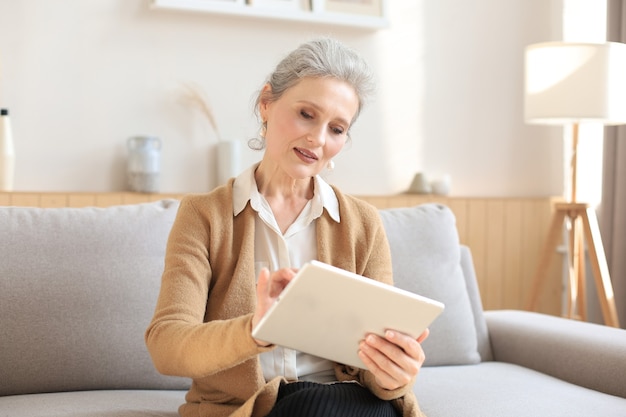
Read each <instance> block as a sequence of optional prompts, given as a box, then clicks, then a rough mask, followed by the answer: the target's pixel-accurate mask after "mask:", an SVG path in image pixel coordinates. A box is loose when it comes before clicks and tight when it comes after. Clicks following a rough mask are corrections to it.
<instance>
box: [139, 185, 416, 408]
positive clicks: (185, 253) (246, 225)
mask: <svg viewBox="0 0 626 417" xmlns="http://www.w3.org/2000/svg"><path fill="white" fill-rule="evenodd" d="M232 184H233V183H232V180H231V181H230V182H229V183H228V184H227V185H224V186H221V187H219V188H217V189H215V190H214V191H212V192H211V193H209V194H202V195H191V196H186V197H185V198H183V200H182V201H181V205H180V208H179V210H178V214H177V217H176V220H175V221H174V224H173V226H172V230H171V232H170V236H169V239H168V243H167V252H166V256H165V269H164V272H163V276H162V282H161V290H160V294H159V298H158V301H157V305H156V309H155V313H154V317H153V319H152V322H151V323H150V325H149V327H148V329H147V330H146V334H145V340H146V345H147V347H148V350H149V352H150V354H151V356H152V360H153V362H154V364H155V366H156V368H157V369H158V370H159V372H161V373H163V374H166V375H176V376H183V377H189V378H192V379H193V382H192V385H191V388H190V390H189V392H188V393H187V396H186V401H187V402H186V404H183V405H182V406H181V407H180V409H179V412H180V414H181V416H183V417H192V416H193V417H226V416H231V417H250V416H251V417H263V416H265V415H266V414H267V413H268V412H269V411H270V410H271V408H272V407H273V405H274V403H275V401H276V396H277V393H278V388H279V386H280V383H281V380H282V379H281V378H275V379H273V380H272V381H270V382H268V383H266V382H265V380H264V378H263V373H262V370H261V365H260V362H259V353H261V352H264V351H266V350H270V349H272V348H273V347H272V346H270V347H267V348H261V347H259V346H257V344H256V343H255V342H254V340H253V339H252V337H251V334H250V333H251V323H252V315H253V312H254V307H255V302H256V301H255V300H256V296H255V294H256V293H255V269H254V225H255V213H254V211H253V210H252V208H251V207H250V205H249V204H248V205H247V206H246V208H245V209H244V210H243V211H242V212H241V213H240V214H239V215H237V216H236V217H234V216H233V204H232V202H233V195H232V190H233V188H232ZM335 193H336V195H337V198H338V200H339V210H340V216H341V222H340V223H336V222H335V221H334V220H332V219H331V218H330V216H329V215H328V213H326V212H324V213H323V214H322V216H321V217H320V218H319V219H317V223H316V233H317V242H318V247H317V250H318V257H319V260H320V261H322V262H326V263H330V264H332V265H335V266H338V267H340V268H344V269H346V270H349V271H353V272H356V273H358V274H361V275H364V276H368V277H372V278H375V279H378V280H381V281H384V282H391V281H392V270H391V255H390V251H389V245H388V242H387V239H386V236H385V233H384V229H383V226H382V222H381V220H380V217H379V216H378V212H377V210H376V209H375V208H374V207H373V206H371V205H369V204H367V203H365V202H363V201H361V200H358V199H355V198H353V197H350V196H347V195H344V194H342V193H341V192H339V191H338V190H336V189H335ZM335 372H336V375H337V378H338V380H340V381H348V380H352V381H358V382H360V383H361V384H363V385H365V386H367V387H368V388H369V389H370V390H371V391H372V392H373V393H374V394H375V395H377V396H378V397H380V398H382V399H385V400H393V403H394V405H395V406H396V407H397V408H398V409H399V410H402V415H403V417H409V416H419V415H421V413H420V411H419V407H418V405H417V401H416V400H415V397H414V395H413V393H412V390H411V387H412V383H411V384H409V385H407V386H404V387H401V388H399V389H396V390H393V391H388V390H385V389H383V388H381V387H380V386H378V385H377V384H376V382H375V380H374V378H373V375H372V374H371V373H370V372H368V371H364V370H360V369H357V368H351V367H347V366H344V365H340V364H336V365H335Z"/></svg>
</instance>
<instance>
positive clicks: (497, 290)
mask: <svg viewBox="0 0 626 417" xmlns="http://www.w3.org/2000/svg"><path fill="white" fill-rule="evenodd" d="M504 204H505V203H504V202H503V200H494V201H487V202H486V203H485V206H486V207H485V208H486V213H485V216H486V220H485V226H486V239H485V252H486V253H487V254H488V259H486V260H485V279H484V282H485V288H484V290H483V292H484V293H485V297H486V299H487V300H488V301H489V305H488V306H486V307H485V308H487V309H491V310H493V309H499V308H502V306H503V302H502V299H503V292H504V283H503V279H504V263H505V259H506V254H505V249H508V248H506V247H505V236H504V223H505V208H504Z"/></svg>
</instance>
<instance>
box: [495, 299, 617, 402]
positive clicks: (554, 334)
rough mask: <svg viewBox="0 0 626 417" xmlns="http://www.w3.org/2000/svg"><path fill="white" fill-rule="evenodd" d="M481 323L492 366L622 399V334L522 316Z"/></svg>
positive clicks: (501, 313) (500, 314)
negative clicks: (539, 375)
mask: <svg viewBox="0 0 626 417" xmlns="http://www.w3.org/2000/svg"><path fill="white" fill-rule="evenodd" d="M485 318H486V320H487V327H488V330H489V338H490V341H491V348H492V351H493V358H494V360H495V361H498V362H508V363H513V364H517V365H520V366H523V367H526V368H530V369H534V370H536V371H539V372H542V373H544V374H547V375H551V376H554V377H556V378H559V379H562V380H565V381H568V382H571V383H573V384H576V385H579V386H583V387H586V388H590V389H593V390H596V391H600V392H604V393H607V394H611V395H616V396H619V397H622V398H626V330H623V329H616V328H612V327H607V326H602V325H598V324H592V323H586V322H580V321H575V320H569V319H564V318H560V317H554V316H548V315H545V314H539V313H531V312H526V311H510V310H498V311H487V312H485Z"/></svg>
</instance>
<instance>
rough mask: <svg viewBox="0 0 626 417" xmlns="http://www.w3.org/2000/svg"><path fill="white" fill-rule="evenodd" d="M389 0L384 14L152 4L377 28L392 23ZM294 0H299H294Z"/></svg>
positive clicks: (205, 2) (189, 0)
mask: <svg viewBox="0 0 626 417" xmlns="http://www.w3.org/2000/svg"><path fill="white" fill-rule="evenodd" d="M292 1H294V0H292ZM386 1H387V0H380V2H381V3H380V4H381V15H380V16H369V15H365V14H362V15H361V14H351V13H340V12H330V11H316V8H319V6H317V7H316V6H314V7H313V10H304V8H296V7H285V6H272V5H271V4H268V3H265V2H262V3H260V4H258V5H255V4H246V3H245V2H243V1H241V0H234V1H225V0H222V1H220V0H152V6H151V7H152V8H153V9H169V10H181V11H188V12H202V13H212V14H221V15H230V16H241V17H250V18H259V19H274V20H284V21H294V22H308V23H319V24H328V25H337V26H345V27H353V28H361V29H370V30H374V29H384V28H387V27H389V21H388V19H387V13H386ZM294 3H298V2H297V1H294ZM313 3H314V4H315V3H321V2H319V1H314V2H313Z"/></svg>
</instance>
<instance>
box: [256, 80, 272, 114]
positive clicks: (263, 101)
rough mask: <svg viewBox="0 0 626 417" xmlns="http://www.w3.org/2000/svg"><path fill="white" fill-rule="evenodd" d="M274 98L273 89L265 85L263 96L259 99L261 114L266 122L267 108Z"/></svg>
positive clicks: (262, 91)
mask: <svg viewBox="0 0 626 417" xmlns="http://www.w3.org/2000/svg"><path fill="white" fill-rule="evenodd" d="M271 96H272V87H271V86H270V85H269V84H265V85H264V86H263V89H262V90H261V96H260V99H259V114H260V115H261V119H262V120H266V117H265V112H266V111H267V106H268V105H269V104H270V102H271V100H270V98H271Z"/></svg>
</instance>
